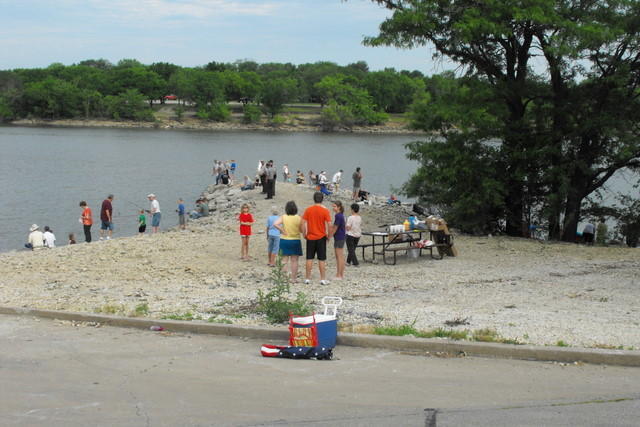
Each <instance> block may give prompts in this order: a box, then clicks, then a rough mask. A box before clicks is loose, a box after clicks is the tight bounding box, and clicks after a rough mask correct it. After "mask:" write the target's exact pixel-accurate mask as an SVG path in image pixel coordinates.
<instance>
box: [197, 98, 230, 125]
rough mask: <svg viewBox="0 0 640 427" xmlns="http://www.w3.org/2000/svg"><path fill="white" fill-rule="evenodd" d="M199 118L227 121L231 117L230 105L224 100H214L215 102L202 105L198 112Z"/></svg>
mask: <svg viewBox="0 0 640 427" xmlns="http://www.w3.org/2000/svg"><path fill="white" fill-rule="evenodd" d="M196 115H197V116H198V117H199V118H201V119H205V120H211V121H214V122H226V121H227V120H229V117H231V111H229V106H228V105H227V104H226V103H224V102H214V103H213V104H210V105H206V106H202V107H200V109H199V110H198V112H197V114H196Z"/></svg>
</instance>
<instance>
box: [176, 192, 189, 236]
mask: <svg viewBox="0 0 640 427" xmlns="http://www.w3.org/2000/svg"><path fill="white" fill-rule="evenodd" d="M176 212H178V225H179V226H180V229H181V230H185V229H186V228H187V216H186V214H185V209H184V200H182V199H178V209H177V210H176Z"/></svg>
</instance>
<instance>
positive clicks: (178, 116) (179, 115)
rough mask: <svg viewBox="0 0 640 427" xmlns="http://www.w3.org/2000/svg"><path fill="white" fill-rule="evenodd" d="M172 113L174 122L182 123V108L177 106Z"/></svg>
mask: <svg viewBox="0 0 640 427" xmlns="http://www.w3.org/2000/svg"><path fill="white" fill-rule="evenodd" d="M173 113H174V114H175V116H176V120H177V121H179V122H182V117H183V116H184V107H183V106H182V105H178V106H177V107H176V108H174V109H173Z"/></svg>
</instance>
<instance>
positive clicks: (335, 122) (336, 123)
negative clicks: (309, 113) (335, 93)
mask: <svg viewBox="0 0 640 427" xmlns="http://www.w3.org/2000/svg"><path fill="white" fill-rule="evenodd" d="M353 122H354V118H353V113H352V112H351V109H350V108H349V107H347V106H345V105H338V103H337V102H335V101H333V100H331V101H329V104H328V105H327V106H326V107H324V108H323V109H322V112H321V113H320V126H321V127H322V130H323V131H325V132H331V131H333V130H335V129H336V128H340V127H344V128H346V129H351V127H352V126H353Z"/></svg>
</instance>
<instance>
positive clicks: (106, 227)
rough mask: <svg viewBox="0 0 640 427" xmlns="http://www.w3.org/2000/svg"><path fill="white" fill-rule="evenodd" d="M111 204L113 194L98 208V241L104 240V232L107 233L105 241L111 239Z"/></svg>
mask: <svg viewBox="0 0 640 427" xmlns="http://www.w3.org/2000/svg"><path fill="white" fill-rule="evenodd" d="M111 202H113V194H109V196H107V198H106V199H105V200H104V201H103V202H102V207H101V208H100V221H102V224H101V225H100V240H102V239H103V238H104V232H105V231H108V234H107V240H109V239H111V235H112V234H113V206H112V205H111Z"/></svg>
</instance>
